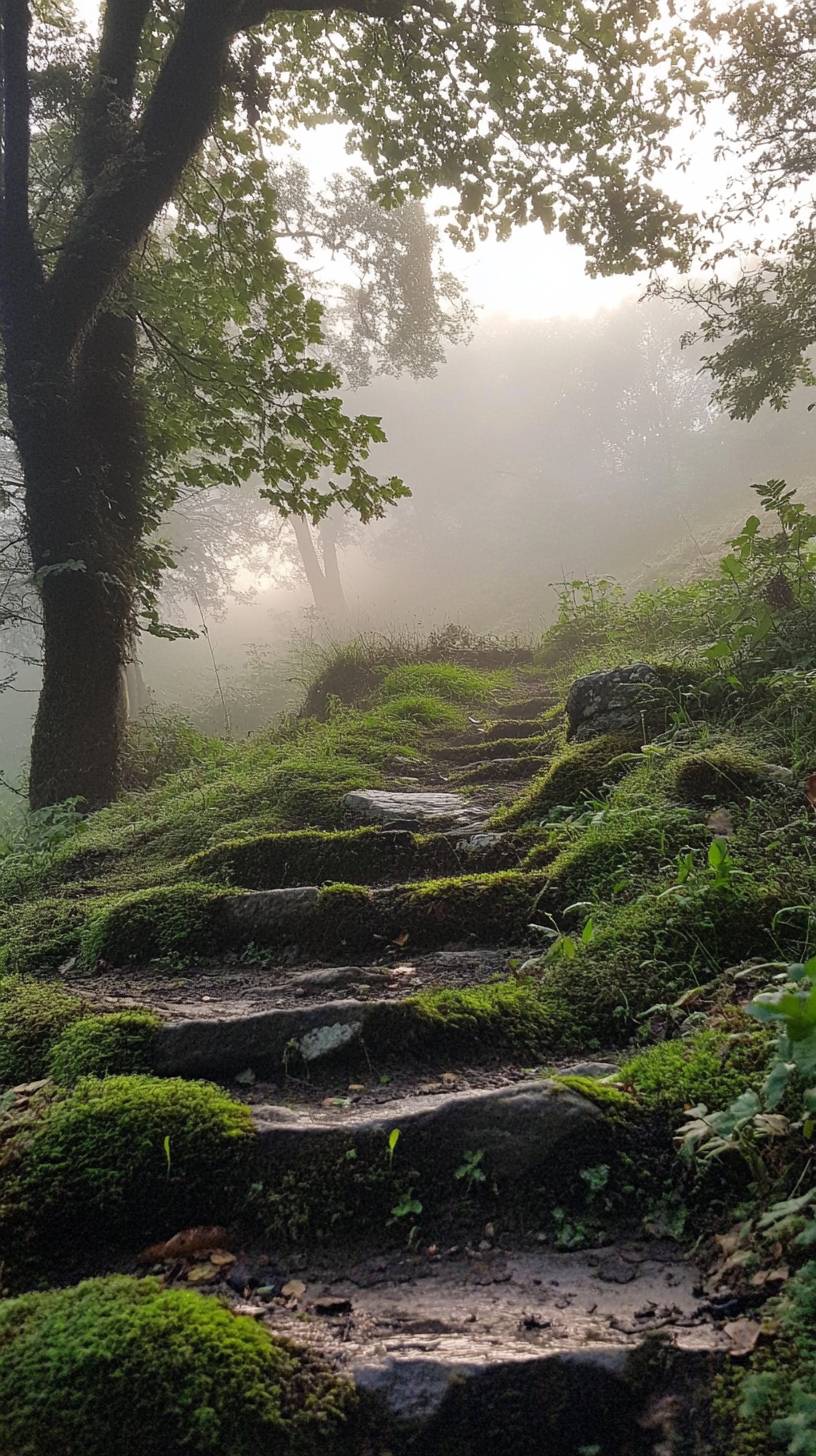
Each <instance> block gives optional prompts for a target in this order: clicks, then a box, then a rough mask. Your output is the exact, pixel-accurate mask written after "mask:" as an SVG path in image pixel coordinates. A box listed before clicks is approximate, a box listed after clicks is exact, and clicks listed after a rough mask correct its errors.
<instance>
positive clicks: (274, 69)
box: [0, 0, 694, 805]
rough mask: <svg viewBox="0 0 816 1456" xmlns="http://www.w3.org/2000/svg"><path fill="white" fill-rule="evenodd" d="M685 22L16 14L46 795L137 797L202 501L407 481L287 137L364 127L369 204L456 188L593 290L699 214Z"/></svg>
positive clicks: (1, 39) (153, 2) (358, 5)
mask: <svg viewBox="0 0 816 1456" xmlns="http://www.w3.org/2000/svg"><path fill="white" fill-rule="evenodd" d="M292 7H294V8H292ZM660 14H661V8H660V5H659V3H658V0H639V3H638V4H636V5H634V6H633V5H632V3H631V0H610V3H608V4H605V5H604V6H602V7H598V8H590V7H587V6H586V5H585V4H584V3H583V0H580V3H579V0H567V3H566V4H563V3H562V4H559V5H557V6H555V5H552V4H551V3H549V0H547V3H541V0H484V3H478V0H477V3H475V4H458V3H448V0H429V3H423V4H411V3H403V0H346V3H345V4H343V5H342V6H338V5H336V4H333V3H332V4H327V3H325V0H288V8H287V5H286V4H278V3H275V0H105V3H104V4H103V6H102V23H101V28H100V33H99V37H98V39H92V38H90V37H88V36H85V35H84V34H83V33H82V31H81V29H80V27H79V26H78V24H77V22H76V20H75V18H74V16H73V13H72V12H71V11H70V10H69V9H68V8H67V6H66V4H65V0H38V4H37V9H36V12H35V19H36V24H35V26H34V29H33V31H32V30H31V19H32V14H31V7H30V5H29V3H28V0H0V84H2V158H0V161H1V163H2V167H1V168H0V173H1V182H2V196H1V197H0V315H1V317H2V337H3V345H4V355H5V385H6V392H7V400H8V413H9V417H10V421H11V427H12V431H13V436H14V441H15V445H16V448H17V451H18V454H19V458H20V461H21V465H22V470H23V477H24V482H25V506H26V509H25V522H26V532H27V537H28V545H29V549H30V554H31V560H32V564H33V570H34V580H35V581H36V583H37V586H38V589H39V592H40V595H41V602H42V619H43V686H42V692H41V695H40V701H39V708H38V713H37V719H36V724H35V731H34V738H33V743H32V753H31V776H30V792H31V801H32V803H33V804H34V805H40V804H45V803H49V802H53V801H55V800H61V799H64V798H68V797H73V796H78V797H81V798H82V799H84V800H85V801H86V802H87V803H88V804H89V805H96V804H100V803H104V802H105V801H106V800H108V799H109V798H110V797H111V796H112V795H113V794H114V793H115V791H116V787H117V763H118V758H119V749H120V743H121V735H122V731H123V724H122V713H121V706H122V698H121V686H120V684H121V670H122V665H123V662H124V661H125V660H126V658H127V655H128V652H129V645H130V643H131V640H132V637H133V633H134V629H135V626H136V621H137V617H138V614H139V612H140V611H141V612H142V613H143V614H146V616H147V618H148V620H150V621H151V623H152V626H153V628H154V630H161V624H160V622H159V619H158V612H157V606H156V591H157V588H158V584H159V580H160V576H161V572H162V570H163V568H164V567H165V565H166V564H167V556H166V553H164V552H163V551H162V549H161V548H159V547H157V546H155V545H151V544H150V538H151V533H152V532H153V530H154V527H155V524H156V521H157V520H158V518H159V516H160V515H161V513H162V512H163V511H164V510H165V509H166V508H167V506H168V505H169V504H170V502H171V501H172V500H173V499H174V497H175V495H176V494H177V493H178V491H179V490H180V489H182V488H184V487H185V486H194V487H195V488H198V487H201V486H205V487H206V486H208V485H211V484H222V483H224V482H225V481H226V482H227V483H229V482H230V481H235V482H240V481H244V480H246V479H248V478H249V477H250V476H251V475H252V474H253V473H255V474H258V475H259V476H260V477H261V479H262V481H263V489H264V491H265V493H266V494H267V496H268V498H269V499H270V501H272V502H273V503H274V504H276V505H277V506H279V507H281V508H284V509H285V510H287V511H289V512H290V513H293V514H296V515H302V516H306V517H311V518H313V519H319V518H320V517H321V515H323V514H325V512H326V510H327V509H328V508H329V507H330V506H331V504H332V503H333V502H336V503H338V504H341V505H343V506H344V507H349V508H350V509H352V510H354V511H356V512H357V513H358V514H359V515H360V516H361V518H363V519H365V518H368V517H370V516H371V515H374V514H376V513H377V512H378V511H379V510H381V509H382V507H383V505H384V504H385V503H386V502H388V501H390V500H393V499H395V498H397V496H398V494H399V492H400V491H401V489H402V487H401V485H400V483H399V482H397V481H394V480H391V481H378V480H377V479H376V478H375V477H374V476H373V475H372V474H371V473H370V472H369V471H368V469H367V468H366V464H365V461H366V458H367V456H368V452H369V450H370V447H371V445H372V444H373V443H375V442H376V441H378V440H380V439H381V438H382V431H381V428H380V426H379V424H378V422H377V421H375V420H373V419H371V418H369V417H365V416H362V417H358V418H356V419H354V418H350V417H349V416H347V415H346V414H345V413H344V411H343V409H342V406H341V403H340V400H339V398H338V396H337V393H336V387H337V378H336V375H335V373H334V371H333V370H332V368H331V367H329V366H328V365H327V364H326V363H325V362H323V361H322V360H321V359H320V357H319V353H318V350H319V345H320V340H321V329H320V309H319V306H317V305H316V304H315V303H313V302H310V301H309V300H308V299H307V298H306V297H305V295H304V292H303V290H302V288H301V286H300V285H299V282H298V281H297V278H296V277H293V276H292V274H291V271H290V270H289V268H288V267H287V264H286V261H285V259H284V257H283V255H282V253H281V251H280V249H279V247H278V244H277V240H276V238H275V235H274V230H272V229H270V219H271V218H272V217H274V216H275V214H276V209H277V192H276V189H275V186H274V182H273V180H272V179H271V178H270V176H269V168H268V165H267V160H266V155H265V151H266V148H267V147H268V145H269V144H270V143H271V142H273V141H276V140H279V139H280V138H281V136H286V135H290V134H291V131H292V129H293V128H294V127H295V126H297V125H299V124H302V123H304V122H305V123H309V122H315V121H317V120H320V119H325V118H333V119H336V120H341V121H347V122H348V123H349V124H350V128H351V130H350V141H351V145H352V146H353V147H354V148H355V149H356V150H357V151H358V153H359V154H360V155H361V157H362V158H363V160H364V161H365V163H366V164H367V165H368V166H369V168H370V169H371V172H372V176H373V180H372V184H371V195H372V197H373V198H374V199H375V200H376V201H377V202H379V203H381V204H383V205H385V206H394V205H396V204H398V203H400V202H403V201H405V200H407V199H410V198H418V197H421V196H423V195H425V194H427V193H428V192H429V191H430V190H431V189H432V188H434V187H438V186H441V187H446V188H448V189H449V193H450V199H451V200H450V208H451V213H450V227H451V230H452V232H453V233H454V235H455V236H457V237H458V238H459V239H460V240H467V239H469V238H472V237H473V236H474V235H478V234H479V233H484V232H485V231H486V230H487V229H488V228H490V227H493V228H495V229H496V231H497V232H498V234H499V235H500V236H503V235H506V234H507V232H508V231H509V230H510V229H511V228H512V227H513V226H514V225H516V224H517V223H522V222H527V221H530V220H533V219H539V220H540V221H541V222H542V223H543V225H544V227H545V228H548V229H551V228H555V227H558V228H561V229H562V230H563V231H564V232H565V233H566V234H567V236H568V237H570V238H571V239H572V240H573V241H576V242H580V243H583V244H584V246H585V247H586V249H587V253H588V259H589V266H590V267H591V268H593V269H595V270H597V271H621V270H626V269H630V268H635V267H642V266H644V265H646V264H650V263H656V262H660V261H661V260H663V259H665V258H667V257H670V256H672V255H673V254H674V252H675V250H676V247H677V240H678V237H679V235H680V234H681V233H682V231H683V227H684V222H683V219H682V217H681V214H680V212H679V210H678V208H677V207H676V206H674V205H673V204H671V203H670V202H669V201H668V200H667V199H666V198H665V197H664V196H663V195H662V194H661V193H660V192H659V191H658V190H657V189H656V188H655V187H654V186H653V185H652V181H651V179H652V178H653V176H654V174H655V171H656V169H657V168H659V167H660V166H661V164H663V163H664V162H665V160H666V157H667V136H668V133H669V130H670V127H671V124H672V119H673V111H674V103H675V101H676V100H677V99H678V98H679V97H681V96H683V95H684V94H685V93H686V92H687V89H688V83H689V74H690V70H691V69H692V68H693V64H694V58H693V55H692V53H691V47H690V46H689V45H687V44H686V43H685V42H684V41H683V40H682V38H681V37H679V36H678V35H677V34H676V33H675V32H669V33H666V32H665V31H664V29H663V28H662V26H661V22H660ZM168 228H170V229H172V232H173V246H172V248H169V247H168V246H167V245H166V238H165V234H166V231H167V229H168ZM236 323H238V324H241V325H243V324H248V325H251V326H249V327H240V328H239V329H238V330H237V331H236V329H235V325H236ZM259 420H260V424H261V428H260V430H259V428H258V423H259ZM323 471H327V472H328V473H329V478H330V485H329V488H328V489H323V490H320V489H318V488H317V487H316V485H315V484H314V482H315V481H316V480H317V479H318V478H319V477H320V475H321V473H322V472H323Z"/></svg>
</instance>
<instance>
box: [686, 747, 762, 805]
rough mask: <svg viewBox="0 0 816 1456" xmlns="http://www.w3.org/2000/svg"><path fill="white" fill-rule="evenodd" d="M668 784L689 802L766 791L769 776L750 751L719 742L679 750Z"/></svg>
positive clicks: (746, 795) (735, 796) (700, 801)
mask: <svg viewBox="0 0 816 1456" xmlns="http://www.w3.org/2000/svg"><path fill="white" fill-rule="evenodd" d="M670 785H671V788H672V790H673V792H674V794H675V796H676V797H677V798H678V799H681V800H683V801H684V802H686V803H689V804H704V803H706V801H711V800H714V801H716V802H718V803H724V802H725V803H728V802H731V801H733V800H739V799H743V798H747V797H748V796H750V795H752V794H754V795H755V794H761V793H763V792H767V791H768V789H769V787H770V785H771V780H770V778H769V775H768V771H767V766H766V765H765V764H763V763H762V761H761V760H760V759H758V758H757V757H756V756H755V755H754V754H752V753H750V752H749V751H748V750H746V749H744V748H741V747H740V746H739V745H737V744H730V743H720V744H715V745H714V746H712V747H711V748H705V749H700V750H698V751H697V752H694V753H684V754H681V755H680V757H679V758H677V759H676V760H675V761H674V763H673V765H672V770H671V776H670Z"/></svg>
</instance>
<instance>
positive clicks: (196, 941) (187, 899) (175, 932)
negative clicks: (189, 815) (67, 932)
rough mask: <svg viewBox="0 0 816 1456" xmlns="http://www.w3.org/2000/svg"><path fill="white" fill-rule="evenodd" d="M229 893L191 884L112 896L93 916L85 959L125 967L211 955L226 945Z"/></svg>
mask: <svg viewBox="0 0 816 1456" xmlns="http://www.w3.org/2000/svg"><path fill="white" fill-rule="evenodd" d="M227 893H229V892H227V891H223V890H219V889H217V888H215V887H214V886H213V885H205V884H194V883H192V882H190V883H187V884H180V885H170V886H165V887H163V888H161V889H157V890H137V891H136V892H135V893H134V894H132V895H122V896H119V897H118V898H116V899H114V900H108V901H106V902H105V903H104V904H103V905H101V906H100V907H99V908H98V909H97V910H93V911H91V913H90V915H89V916H88V921H87V924H86V926H85V928H84V930H83V934H82V942H81V955H82V960H83V962H84V964H86V965H96V964H98V963H99V962H100V961H106V962H107V963H108V964H109V965H113V966H123V965H128V964H132V963H137V964H139V963H141V964H144V963H145V962H147V961H151V960H159V959H161V958H162V957H163V956H172V955H176V954H179V955H212V954H214V953H215V951H217V950H218V949H219V948H220V947H221V946H222V945H223V944H224V936H225V932H224V929H223V925H222V917H221V914H220V912H221V907H222V905H223V901H224V896H225V894H227Z"/></svg>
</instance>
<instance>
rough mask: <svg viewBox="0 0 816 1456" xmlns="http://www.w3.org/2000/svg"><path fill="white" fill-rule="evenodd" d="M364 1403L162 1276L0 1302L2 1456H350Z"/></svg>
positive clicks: (116, 1278)
mask: <svg viewBox="0 0 816 1456" xmlns="http://www.w3.org/2000/svg"><path fill="white" fill-rule="evenodd" d="M355 1407H356V1396H355V1395H354V1393H353V1388H352V1386H351V1385H350V1384H349V1383H347V1382H346V1381H345V1380H342V1379H340V1378H339V1377H338V1376H337V1375H335V1374H334V1373H333V1372H332V1371H331V1370H330V1369H329V1368H328V1367H327V1366H325V1365H324V1364H323V1363H322V1362H321V1361H320V1360H319V1359H318V1358H317V1357H316V1356H314V1355H313V1354H311V1353H309V1352H307V1351H306V1350H303V1349H300V1348H298V1347H297V1346H296V1345H294V1344H292V1343H290V1342H289V1341H286V1340H280V1339H273V1338H271V1337H270V1336H269V1335H268V1334H267V1333H266V1331H265V1330H264V1329H262V1328H261V1327H260V1326H259V1325H258V1324H257V1323H256V1322H255V1321H254V1320H251V1319H246V1318H236V1317H235V1316H234V1315H233V1314H231V1313H230V1312H229V1311H228V1310H227V1309H225V1308H224V1307H223V1306H222V1305H221V1304H219V1303H218V1302H217V1301H216V1300H214V1299H207V1298H204V1297H203V1296H202V1295H200V1294H195V1293H193V1292H192V1291H189V1290H180V1289H173V1290H166V1289H164V1288H163V1287H162V1286H161V1284H160V1283H159V1281H158V1280H157V1279H129V1278H127V1277H126V1276H124V1275H113V1276H111V1277H109V1278H105V1279H89V1280H86V1281H85V1282H84V1283H82V1284H78V1285H75V1286H74V1287H73V1288H67V1289H59V1290H52V1291H50V1292H49V1293H44V1294H27V1295H23V1296H22V1297H21V1298H19V1299H14V1300H7V1301H5V1302H4V1303H2V1304H0V1408H2V1411H3V1419H2V1422H0V1456H22V1453H24V1452H25V1453H26V1456H51V1453H52V1452H54V1451H58V1452H59V1453H60V1456H110V1453H112V1452H116V1456H182V1453H183V1452H198V1453H199V1456H258V1453H260V1452H268V1453H270V1456H271V1453H273V1452H274V1453H275V1456H312V1453H317V1452H319V1451H322V1452H326V1451H328V1450H331V1451H332V1452H333V1453H337V1456H341V1453H342V1452H345V1451H348V1450H350V1449H351V1448H350V1446H349V1445H347V1441H348V1440H349V1438H350V1431H351V1425H352V1422H353V1417H354V1412H355Z"/></svg>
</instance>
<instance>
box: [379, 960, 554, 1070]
mask: <svg viewBox="0 0 816 1456" xmlns="http://www.w3.org/2000/svg"><path fill="white" fill-rule="evenodd" d="M367 1035H369V1032H368V1031H367ZM557 1035H558V1029H557V1023H556V1020H555V1019H554V1017H553V1008H552V1006H551V1005H550V1004H549V1002H548V1001H547V999H546V997H545V996H544V995H543V994H542V988H541V985H540V983H539V982H537V981H535V980H523V979H519V980H516V979H513V980H507V981H495V982H490V983H488V984H487V985H483V986H470V987H468V988H466V989H464V990H445V991H426V992H423V993H421V994H420V995H418V996H410V997H408V998H407V999H406V1000H405V1001H394V1002H389V1003H388V1004H386V1005H384V1006H382V1007H381V1008H379V1009H378V1011H377V1012H376V1015H375V1016H373V1017H372V1018H371V1022H370V1038H371V1043H372V1045H375V1046H382V1047H383V1048H384V1049H387V1050H395V1051H402V1052H404V1051H405V1050H411V1051H413V1052H415V1053H418V1054H419V1055H421V1056H425V1055H431V1054H432V1053H436V1052H448V1053H462V1052H466V1051H471V1050H476V1049H482V1050H483V1051H487V1052H489V1053H493V1054H497V1053H501V1052H504V1051H508V1052H512V1053H514V1054H516V1055H518V1054H527V1055H529V1056H531V1057H534V1058H535V1057H539V1056H542V1055H544V1053H545V1052H546V1051H547V1050H548V1049H549V1048H550V1047H551V1046H552V1044H553V1041H554V1039H556V1038H557Z"/></svg>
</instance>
